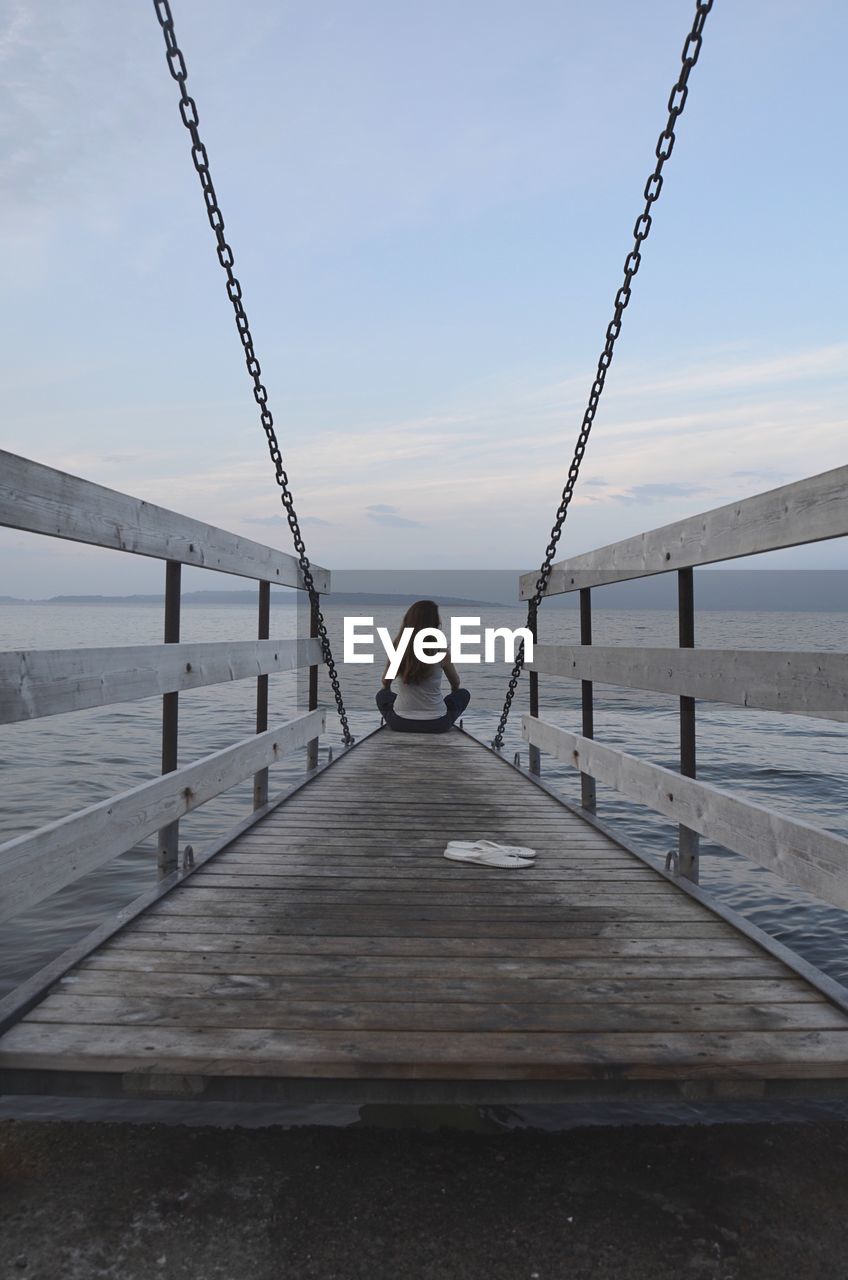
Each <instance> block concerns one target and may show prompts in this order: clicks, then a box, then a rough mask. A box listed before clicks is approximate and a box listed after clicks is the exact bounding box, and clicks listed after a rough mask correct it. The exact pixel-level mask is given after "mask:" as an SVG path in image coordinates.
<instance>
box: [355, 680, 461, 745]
mask: <svg viewBox="0 0 848 1280" xmlns="http://www.w3.org/2000/svg"><path fill="white" fill-rule="evenodd" d="M396 697H397V694H396V693H392V691H391V689H387V688H386V687H385V685H384V686H383V687H382V689H381V690H380V692H379V693H378V694H377V708H378V710H379V712H380V715H381V716H382V717H383V719H384V720H385V722H386V724H387V725H388V727H389V728H390V729H394V731H395V733H447V731H448V729H452V728H453V726H454V725H455V724H456V722H457V720H458V719H459V717H460V716H461V715H462V713H463V711H464V710H465V708H466V707H467V706H468V704H469V702H470V701H471V694H470V693H469V692H468V690H467V689H456V690H454V692H453V693H449V694H448V696H447V697H446V698H445V700H444V701H445V708H446V709H445V714H444V715H443V716H438V717H437V718H436V719H433V720H406V719H404V717H403V716H396V715H395V713H394V705H395V698H396Z"/></svg>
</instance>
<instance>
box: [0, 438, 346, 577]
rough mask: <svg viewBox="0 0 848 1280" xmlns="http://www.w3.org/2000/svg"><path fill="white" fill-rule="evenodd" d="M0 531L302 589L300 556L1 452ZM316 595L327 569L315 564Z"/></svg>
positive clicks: (313, 572)
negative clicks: (40, 535) (37, 535)
mask: <svg viewBox="0 0 848 1280" xmlns="http://www.w3.org/2000/svg"><path fill="white" fill-rule="evenodd" d="M0 525H8V526H9V527H10V528H12V529H24V530H27V531H28V532H29V533H43V534H47V535H49V536H50V537H53V538H67V539H70V540H71V541H72V542H87V543H92V544H93V545H95V546H98V547H112V548H114V549H116V550H118V551H129V552H132V553H133V554H135V555H141V556H153V557H155V558H156V559H158V560H177V561H179V562H180V564H192V565H197V566H198V567H200V568H203V569H214V570H216V572H218V573H234V574H238V575H239V577H243V578H258V579H259V580H260V581H265V582H275V583H277V584H278V585H279V586H285V587H298V588H300V589H301V590H302V589H303V585H304V584H303V575H302V573H301V571H300V566H299V564H298V561H297V558H296V557H295V556H293V555H289V554H287V553H286V552H284V551H277V550H276V549H275V548H274V547H266V546H263V545H262V544H261V543H259V542H251V540H250V539H249V538H243V537H241V535H239V534H236V533H227V532H226V531H225V530H223V529H216V528H215V526H214V525H211V524H205V523H204V522H203V521H201V520H192V519H191V518H190V517H189V516H184V515H180V514H179V513H178V512H176V511H169V510H167V508H165V507H157V506H154V505H153V503H150V502H143V501H141V499H139V498H131V497H129V495H128V494H125V493H119V492H118V491H117V490H115V489H106V488H104V486H103V485H99V484H92V483H91V481H90V480H81V479H80V478H79V477H78V476H72V475H68V474H67V473H66V472H64V471H56V470H55V469H54V468H53V467H46V466H44V465H43V464H42V463H40V462H32V461H30V459H28V458H22V457H19V456H18V455H17V454H14V453H7V452H6V451H5V450H0ZM311 568H312V574H313V577H314V579H315V585H316V587H317V588H318V590H319V591H329V590H330V575H329V573H328V572H327V570H326V569H322V568H320V567H319V566H318V565H312V566H311Z"/></svg>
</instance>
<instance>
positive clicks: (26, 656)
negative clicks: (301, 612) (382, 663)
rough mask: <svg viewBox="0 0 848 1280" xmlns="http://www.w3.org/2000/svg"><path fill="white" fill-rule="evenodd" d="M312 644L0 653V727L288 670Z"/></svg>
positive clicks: (312, 655)
mask: <svg viewBox="0 0 848 1280" xmlns="http://www.w3.org/2000/svg"><path fill="white" fill-rule="evenodd" d="M320 656H321V649H320V644H319V642H318V641H315V640H236V641H214V642H210V643H205V644H187V643H182V644H149V645H125V646H121V647H117V648H108V649H33V650H29V651H19V652H14V651H10V652H6V653H0V723H3V724H8V723H10V722H12V721H17V720H34V719H36V718H37V717H39V716H53V715H61V714H63V713H65V712H68V711H81V710H83V709H84V708H85V707H102V706H106V705H108V704H109V703H114V702H132V701H134V700H135V699H137V698H150V697H155V696H157V695H160V694H167V693H173V692H176V691H178V690H179V691H182V690H185V689H199V688H202V687H203V686H205V685H211V684H223V683H225V682H226V681H230V680H246V679H248V677H251V676H254V677H255V676H262V675H263V674H267V673H269V672H274V671H292V670H294V669H295V668H299V667H307V666H309V664H310V663H312V662H315V661H317V660H319V659H320Z"/></svg>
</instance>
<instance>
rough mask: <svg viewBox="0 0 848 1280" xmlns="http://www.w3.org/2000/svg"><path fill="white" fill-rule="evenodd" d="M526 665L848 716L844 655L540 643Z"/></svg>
mask: <svg viewBox="0 0 848 1280" xmlns="http://www.w3.org/2000/svg"><path fill="white" fill-rule="evenodd" d="M528 666H531V667H533V668H536V669H538V670H539V671H540V672H542V673H543V674H545V675H553V676H566V677H568V678H569V679H572V680H594V681H597V682H598V683H600V684H613V685H620V686H623V687H625V688H628V689H649V690H651V691H652V692H655V693H665V694H669V695H671V696H674V697H686V696H688V697H692V698H699V699H701V700H702V701H704V702H724V703H729V704H731V705H733V706H740V707H755V708H758V709H761V710H764V711H787V712H793V713H795V714H797V715H804V716H818V717H821V718H823V719H827V720H841V721H845V720H848V654H845V653H792V652H784V651H781V650H763V649H650V648H644V649H642V648H629V647H624V646H610V647H600V646H597V645H594V646H592V647H591V648H583V647H582V646H581V645H553V644H540V645H537V646H536V647H535V649H534V650H533V662H532V663H529V664H528ZM584 736H585V735H584Z"/></svg>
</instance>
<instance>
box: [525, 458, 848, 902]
mask: <svg viewBox="0 0 848 1280" xmlns="http://www.w3.org/2000/svg"><path fill="white" fill-rule="evenodd" d="M844 536H848V467H837V468H835V469H834V470H833V471H825V472H822V474H821V475H817V476H812V477H810V478H809V479H806V480H799V481H796V482H795V483H793V484H788V485H783V486H782V487H781V488H779V489H772V490H770V491H769V492H767V493H761V494H757V495H756V496H754V497H752V498H745V499H744V500H743V501H741V502H734V503H730V504H728V505H727V506H724V507H719V508H717V509H715V510H713V511H707V512H705V513H703V514H701V515H697V516H692V517H690V518H689V519H686V520H678V521H677V522H676V523H674V524H669V525H666V526H664V527H663V528H660V529H653V530H651V531H650V532H648V533H641V534H638V535H637V536H636V537H633V538H627V539H625V540H624V541H622V542H616V543H612V544H610V545H609V546H607V547H602V548H600V550H598V551H589V552H587V553H586V554H585V555H580V556H575V557H573V558H572V559H571V560H567V561H561V562H559V563H558V564H557V565H555V566H554V570H553V573H552V576H551V580H550V583H549V585H548V594H549V595H556V594H559V593H563V592H569V591H579V593H580V641H581V643H580V644H579V645H566V644H546V643H537V644H535V645H534V647H533V661H532V662H530V663H528V664H527V665H528V669H529V673H530V715H529V716H528V717H525V721H524V736H525V739H526V741H527V742H528V743H529V746H530V753H529V755H530V769H531V771H532V772H533V773H539V772H540V769H541V756H540V753H541V752H542V751H551V752H553V753H554V754H555V755H556V756H557V757H558V758H559V759H561V760H567V761H569V762H570V763H572V764H573V765H574V766H575V767H576V768H577V769H579V770H580V777H581V802H582V805H583V808H584V809H585V810H586V811H587V812H589V813H594V812H595V808H596V784H597V783H598V782H603V783H607V784H608V785H610V786H612V787H613V788H615V789H616V790H617V791H619V792H620V793H621V794H622V795H624V796H627V797H628V798H629V799H631V800H635V801H638V802H639V803H640V804H644V805H647V806H648V807H649V808H651V809H653V810H654V811H655V812H657V813H660V814H663V815H664V816H666V817H670V818H673V819H674V820H675V821H676V822H677V823H678V824H679V830H678V847H677V850H676V851H672V852H671V853H670V854H669V859H670V861H669V865H670V866H673V867H674V869H675V871H676V872H677V874H678V875H680V876H681V877H684V878H685V879H688V880H692V881H694V882H696V883H697V881H698V875H699V857H700V851H699V840H700V837H701V836H705V837H707V838H708V839H710V840H713V841H715V842H716V843H717V844H720V845H723V846H724V847H725V848H727V849H730V850H732V851H734V852H736V853H741V854H743V855H744V856H746V857H748V858H751V859H752V860H753V861H754V862H758V863H761V864H762V865H763V866H767V867H769V868H771V869H772V870H774V871H777V872H778V873H779V874H780V875H782V876H785V877H786V878H787V879H788V880H791V881H792V882H793V883H795V884H798V885H800V886H801V887H803V888H805V889H809V890H810V891H811V892H812V893H814V894H816V895H818V896H819V897H820V898H823V899H824V900H825V901H827V902H832V903H834V904H835V905H837V906H840V907H848V878H846V875H845V872H846V870H848V841H846V840H843V839H842V837H841V836H837V835H835V834H832V833H830V832H827V831H824V830H821V829H820V828H817V827H814V826H812V825H808V824H806V823H802V822H796V821H794V820H793V819H790V818H788V817H784V816H782V815H781V814H779V813H776V812H774V811H772V810H771V809H769V808H766V807H764V806H762V805H757V804H755V803H754V802H753V801H748V800H744V799H739V798H737V797H735V796H731V795H729V794H728V793H727V792H725V791H723V790H721V788H718V787H714V786H709V785H707V784H706V783H702V782H698V781H696V780H695V778H696V774H697V759H696V756H697V752H696V745H697V744H696V700H701V701H708V702H716V703H724V704H727V705H731V706H740V707H745V708H755V709H758V710H762V711H777V712H787V713H790V714H795V715H802V716H813V717H817V718H820V719H825V720H833V721H841V722H846V721H848V654H846V653H838V652H837V653H833V652H825V653H811V652H794V651H787V650H763V649H698V648H696V647H695V576H694V570H695V568H696V566H698V565H704V564H713V563H716V562H718V561H721V560H732V559H735V558H738V557H740V556H748V555H756V554H759V553H761V552H767V551H776V550H778V549H781V548H785V547H793V546H799V545H801V544H802V543H811V542H818V541H822V540H825V539H830V538H839V537H844ZM668 572H674V573H676V576H677V614H678V641H679V648H676V649H668V648H650V647H631V646H624V645H614V646H596V645H594V644H593V643H592V598H593V588H595V587H602V586H607V585H609V584H611V583H613V582H623V581H626V580H627V579H632V578H640V577H647V576H649V575H653V574H662V573H668ZM537 576H538V575H537V574H535V573H532V574H523V575H522V577H521V579H520V589H521V594H522V596H523V597H525V598H527V597H530V596H532V595H533V593H534V591H535V584H536V579H537ZM834 604H835V605H837V607H839V605H841V606H842V607H844V605H845V602H844V601H839V602H836V601H835V602H834ZM540 675H551V676H556V677H565V678H567V679H571V680H578V681H579V682H580V694H581V711H582V726H581V728H582V733H581V734H579V735H578V734H575V733H572V732H570V731H568V730H567V729H564V728H559V727H557V726H556V725H552V724H550V723H548V722H547V721H546V720H544V719H543V718H542V717H541V715H540V711H539V702H540V694H539V677H540ZM596 684H607V685H614V686H618V687H622V688H626V689H640V690H648V691H650V692H653V693H659V694H668V695H672V696H674V697H676V698H677V699H678V714H679V726H680V729H679V746H680V756H679V759H680V772H679V773H675V772H674V771H673V770H670V769H666V768H663V767H661V766H659V765H654V764H651V763H649V762H648V761H645V760H641V759H638V758H637V757H635V756H632V755H628V754H627V753H626V752H623V751H619V750H617V749H613V748H611V747H606V746H601V745H599V744H598V743H597V742H596V741H595V685H596Z"/></svg>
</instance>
